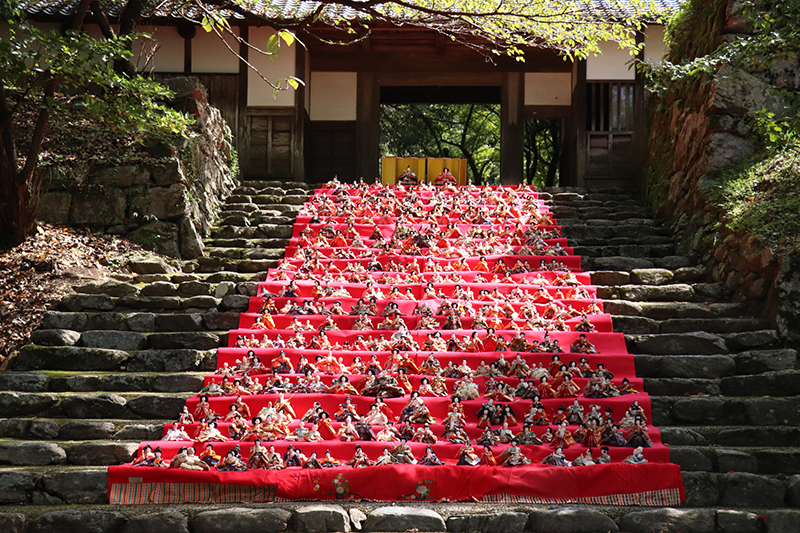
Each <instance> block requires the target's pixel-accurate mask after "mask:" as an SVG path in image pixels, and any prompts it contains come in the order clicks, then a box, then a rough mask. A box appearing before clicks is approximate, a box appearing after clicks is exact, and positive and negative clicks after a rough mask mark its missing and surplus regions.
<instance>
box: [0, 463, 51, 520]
mask: <svg viewBox="0 0 800 533" xmlns="http://www.w3.org/2000/svg"><path fill="white" fill-rule="evenodd" d="M41 477H42V474H41V473H40V472H33V471H28V470H7V471H5V472H3V475H2V476H0V503H2V504H19V503H25V502H26V501H27V500H28V497H29V495H30V494H31V493H32V492H33V489H34V487H35V486H36V483H37V482H38V481H39V479H40V478H41ZM4 514H5V513H0V516H3V515H4ZM2 523H3V522H2V519H0V525H2ZM0 531H3V532H4V533H5V531H6V530H5V529H0Z"/></svg>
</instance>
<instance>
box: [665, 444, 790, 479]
mask: <svg viewBox="0 0 800 533" xmlns="http://www.w3.org/2000/svg"><path fill="white" fill-rule="evenodd" d="M669 452H670V453H669V455H670V461H672V462H673V463H675V464H677V465H680V467H681V470H682V471H685V472H722V473H727V472H750V473H753V474H763V475H778V474H788V475H792V474H795V473H797V472H798V471H800V448H797V447H783V448H781V447H769V448H766V447H758V446H753V447H726V448H718V447H711V446H677V445H671V446H670V448H669Z"/></svg>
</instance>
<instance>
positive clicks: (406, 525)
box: [364, 507, 446, 531]
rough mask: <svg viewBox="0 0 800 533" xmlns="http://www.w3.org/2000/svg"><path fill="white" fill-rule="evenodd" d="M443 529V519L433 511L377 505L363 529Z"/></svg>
mask: <svg viewBox="0 0 800 533" xmlns="http://www.w3.org/2000/svg"><path fill="white" fill-rule="evenodd" d="M409 529H416V530H418V531H445V529H446V528H445V523H444V519H443V518H442V517H441V516H440V515H439V513H437V512H435V511H431V510H430V509H421V508H418V507H379V508H377V509H375V510H374V511H372V512H371V513H369V516H368V517H367V522H366V524H364V531H408V530H409Z"/></svg>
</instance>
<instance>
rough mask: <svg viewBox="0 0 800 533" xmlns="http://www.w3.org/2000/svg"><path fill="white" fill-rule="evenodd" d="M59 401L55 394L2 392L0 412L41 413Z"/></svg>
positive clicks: (15, 414)
mask: <svg viewBox="0 0 800 533" xmlns="http://www.w3.org/2000/svg"><path fill="white" fill-rule="evenodd" d="M57 401H58V397H57V396H56V395H55V394H43V393H25V392H0V413H3V415H4V416H30V415H41V413H42V412H44V411H46V410H47V409H49V408H50V407H52V406H53V405H55V403H56V402H57Z"/></svg>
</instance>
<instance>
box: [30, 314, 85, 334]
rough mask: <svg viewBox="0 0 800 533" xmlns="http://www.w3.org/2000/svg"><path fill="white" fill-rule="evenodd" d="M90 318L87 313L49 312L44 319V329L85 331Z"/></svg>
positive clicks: (42, 326)
mask: <svg viewBox="0 0 800 533" xmlns="http://www.w3.org/2000/svg"><path fill="white" fill-rule="evenodd" d="M87 321H88V317H87V316H86V313H59V312H57V311H47V312H46V313H45V314H44V316H43V317H42V324H41V325H40V326H39V327H40V328H42V329H71V330H73V331H83V330H84V329H85V328H86V322H87Z"/></svg>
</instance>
